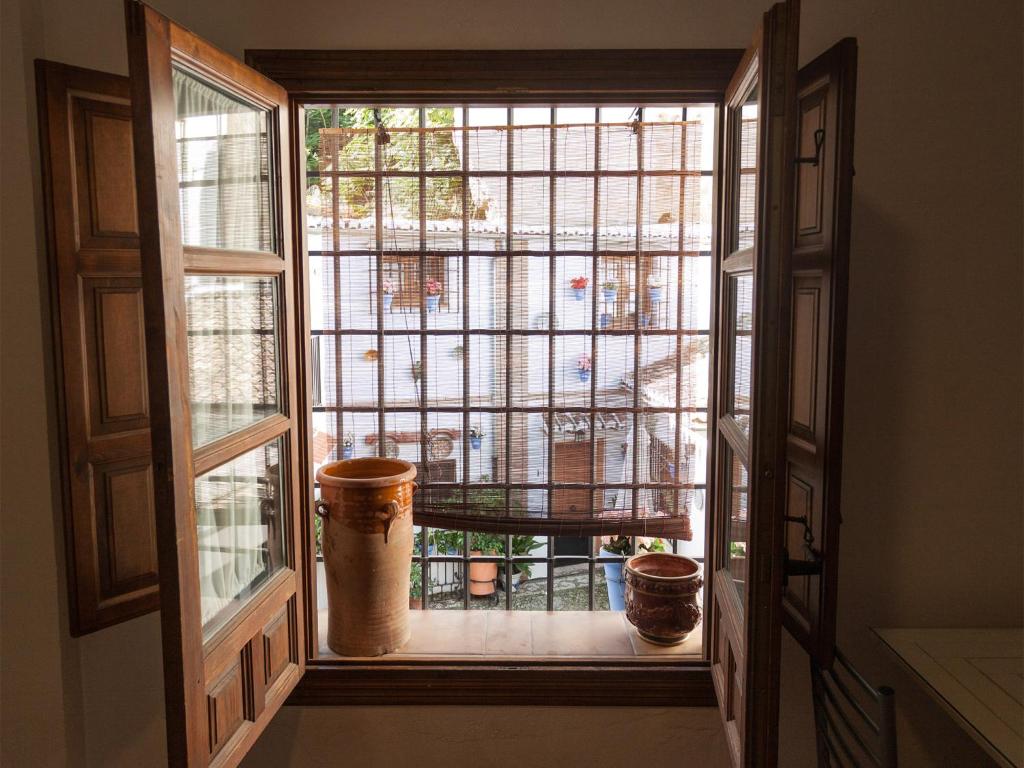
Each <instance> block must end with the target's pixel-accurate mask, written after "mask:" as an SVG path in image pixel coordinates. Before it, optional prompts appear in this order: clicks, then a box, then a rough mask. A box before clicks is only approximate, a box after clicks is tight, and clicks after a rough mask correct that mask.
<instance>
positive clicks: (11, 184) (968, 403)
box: [0, 0, 1024, 766]
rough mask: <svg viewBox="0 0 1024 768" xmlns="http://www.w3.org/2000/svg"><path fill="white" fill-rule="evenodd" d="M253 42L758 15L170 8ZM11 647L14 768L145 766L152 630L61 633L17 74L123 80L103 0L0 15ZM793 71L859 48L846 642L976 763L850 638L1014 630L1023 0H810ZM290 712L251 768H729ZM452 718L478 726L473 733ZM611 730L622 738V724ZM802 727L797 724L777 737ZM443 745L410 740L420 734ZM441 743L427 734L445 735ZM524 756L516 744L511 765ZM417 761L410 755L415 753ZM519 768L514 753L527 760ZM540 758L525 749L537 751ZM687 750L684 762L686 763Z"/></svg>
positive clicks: (628, 725)
mask: <svg viewBox="0 0 1024 768" xmlns="http://www.w3.org/2000/svg"><path fill="white" fill-rule="evenodd" d="M155 4H156V5H157V6H158V7H159V8H161V9H162V10H164V11H165V12H166V13H168V14H171V15H173V16H174V17H175V18H177V19H178V20H180V21H182V22H183V23H185V24H186V25H188V26H190V27H192V28H193V29H195V30H196V31H198V32H200V33H202V34H203V35H205V36H207V37H208V38H210V39H211V40H213V41H215V42H217V43H218V44H220V45H221V46H222V47H224V48H226V49H227V50H229V51H231V52H233V53H235V54H241V52H242V50H243V49H244V48H246V47H289V46H292V47H314V48H315V47H324V48H330V47H352V48H358V47H364V48H403V47H405V48H445V47H448V48H474V47H484V48H487V47H502V48H508V47H524V48H529V47H552V48H557V47H630V46H636V47H727V46H733V47H740V46H743V45H745V44H746V42H747V41H748V40H749V39H750V34H751V30H752V28H753V26H754V24H755V23H756V18H757V15H758V13H759V12H760V11H761V10H762V9H763V7H764V5H765V3H764V2H762V0H757V1H755V0H722V1H721V2H718V3H713V4H712V3H670V2H665V1H664V0H634V2H630V3H622V2H611V0H596V1H591V2H583V1H582V0H567V1H566V2H562V3H557V4H556V3H551V2H548V1H547V0H522V2H519V3H517V4H516V6H515V7H514V9H510V6H508V4H498V3H488V2H481V1H480V0H429V1H424V2H420V3H362V4H357V3H336V4H328V3H321V4H319V5H313V4H308V5H307V6H305V8H308V11H307V12H302V10H303V7H300V6H296V5H295V4H294V3H281V2H276V1H275V0H250V1H249V2H231V3H228V2H219V3H218V2H207V1H205V0H196V1H190V0H164V2H157V3H155ZM2 21H3V29H2V34H3V38H2V39H3V50H2V56H3V115H2V121H3V122H2V130H3V136H2V138H3V142H2V160H3V168H2V173H3V179H2V181H3V184H2V195H3V197H2V203H3V209H2V215H3V225H2V228H0V229H2V238H3V241H2V242H3V255H2V270H3V272H2V277H3V285H2V290H3V304H2V311H3V329H4V337H3V371H2V376H3V393H2V398H0V399H2V407H3V414H2V416H3V446H2V449H3V481H4V482H3V487H2V494H3V498H2V526H3V527H2V568H3V604H2V611H3V614H2V625H3V654H2V667H0V670H2V681H0V682H2V702H0V703H2V721H3V722H2V738H3V753H2V762H3V763H4V764H5V765H15V766H20V765H26V764H29V765H35V766H51V765H53V766H59V765H75V766H77V765H94V766H101V765H102V766H117V765H130V766H139V765H156V764H159V763H160V761H161V760H162V749H163V747H162V743H163V742H162V735H161V734H162V727H163V726H162V722H161V719H162V705H161V701H162V699H161V678H160V673H159V669H160V651H159V629H158V621H157V619H156V617H155V616H148V617H146V618H143V619H139V620H136V621H133V622H130V623H129V624H126V625H124V626H122V627H119V628H116V629H112V630H108V631H105V632H101V633H98V634H97V635H94V636H92V637H89V638H84V639H81V640H71V639H70V638H69V636H68V634H67V626H66V619H65V601H66V595H65V590H64V587H63V582H62V579H63V575H62V573H61V570H60V569H61V568H62V556H61V552H62V546H63V543H62V540H61V536H60V532H59V529H58V528H57V526H56V523H57V521H58V520H59V509H58V507H57V503H56V496H55V492H54V488H55V486H54V483H53V478H54V477H55V476H56V466H55V456H56V447H55V446H56V436H55V433H54V431H53V424H54V397H53V394H52V392H53V386H52V372H51V371H50V370H49V367H48V366H49V365H50V363H49V359H50V358H49V355H50V346H51V345H50V335H49V327H48V319H47V318H48V310H47V298H46V297H47V291H48V283H47V280H46V277H45V267H44V264H45V256H44V248H43V237H42V213H41V202H40V200H41V192H40V182H39V163H38V149H37V142H36V121H35V98H34V80H33V73H32V68H31V62H32V59H33V58H35V57H39V56H42V57H47V58H51V59H56V60H60V61H66V62H69V63H74V64H79V65H83V66H87V67H93V68H98V69H105V70H109V71H115V72H126V71H127V66H126V54H125V45H124V37H123V15H122V6H121V3H120V2H118V0H95V1H94V2H86V1H85V0H51V1H50V2H47V3H37V2H34V0H21V2H19V1H18V0H5V2H4V5H3V17H2ZM802 27H803V33H802V55H801V59H802V60H803V61H807V60H809V59H810V58H811V57H812V56H813V55H814V54H816V53H818V52H819V51H821V50H823V49H824V48H826V47H827V46H828V45H830V44H831V43H832V42H834V41H835V40H836V39H838V38H839V37H841V36H844V35H855V36H857V37H858V38H859V40H860V45H861V49H860V51H861V60H860V84H859V86H860V87H859V93H858V104H857V110H858V126H857V158H856V166H857V179H856V185H855V200H854V222H855V229H854V235H853V252H852V259H853V265H852V270H851V273H852V274H851V287H850V331H849V355H848V376H847V420H846V421H847V435H846V445H845V466H844V487H843V503H844V512H845V519H846V523H845V525H844V530H843V553H842V556H843V560H842V567H841V574H842V575H841V578H842V594H841V604H840V641H841V643H842V644H843V645H844V647H846V648H847V649H848V650H849V652H850V654H851V655H852V656H853V658H854V660H855V661H856V662H858V663H859V664H860V665H861V666H862V667H864V668H865V669H866V670H868V672H869V674H871V675H872V676H873V677H877V678H878V679H884V680H885V681H886V682H889V683H891V684H893V685H894V686H895V687H896V688H897V691H898V697H899V700H900V711H901V716H902V718H903V719H902V720H901V722H900V727H901V734H900V736H901V745H902V749H903V753H904V754H903V757H904V765H910V766H916V765H984V758H983V756H982V755H981V753H980V752H979V751H978V750H977V749H976V748H974V747H973V745H972V744H971V742H969V741H968V740H967V738H966V737H965V736H964V735H963V734H961V733H960V732H959V731H958V730H957V729H956V728H955V727H954V726H953V725H951V723H950V721H949V720H948V718H946V717H945V716H944V715H943V714H942V713H941V712H939V711H938V709H937V708H936V707H935V706H934V705H931V704H930V703H929V702H928V701H927V700H926V699H924V697H923V696H921V695H920V694H919V693H918V692H917V690H916V688H915V684H914V683H913V682H912V681H911V680H910V679H909V678H908V677H907V676H905V675H903V674H902V673H900V672H899V671H898V670H897V669H896V668H895V667H894V666H893V665H891V664H890V663H889V662H888V661H887V660H886V658H887V657H886V654H885V653H884V652H883V651H882V650H881V649H879V647H878V645H877V643H875V642H874V641H873V640H872V639H871V635H870V632H869V631H868V629H867V628H868V627H869V626H872V625H875V626H878V625H890V626H892V625H903V626H971V625H1013V624H1016V625H1019V624H1021V623H1022V619H1024V616H1022V608H1024V592H1022V588H1024V579H1022V578H1021V576H1022V567H1021V552H1022V538H1021V536H1022V501H1021V490H1022V489H1021V468H1022V450H1021V449H1022V445H1021V437H1020V435H1021V416H1022V413H1021V406H1022V403H1021V392H1022V389H1024V387H1022V376H1021V373H1022V365H1021V350H1022V336H1021V327H1022V318H1021V306H1022V286H1021V263H1022V258H1021V212H1022V190H1021V179H1022V173H1021V171H1022V131H1021V127H1022V119H1021V118H1022V115H1021V103H1022V83H1021V63H1022V50H1021V33H1022V23H1021V6H1020V4H1019V2H1016V0H989V1H988V2H982V3H952V2H945V3H941V4H940V3H935V2H933V1H926V0H905V1H904V2H899V3H892V2H881V1H880V0H878V1H875V2H870V1H869V0H846V1H840V0H820V1H818V2H814V1H813V0H808V2H805V3H804V9H803V17H802ZM785 661H786V663H785V666H784V672H785V675H784V690H785V692H786V695H785V700H784V702H783V720H782V724H781V726H780V729H781V733H782V737H783V742H784V744H783V759H784V761H786V762H788V764H790V765H808V764H809V752H808V751H807V750H808V744H809V742H808V741H807V740H806V738H801V737H805V736H806V734H807V732H808V729H809V728H810V721H809V719H808V718H807V709H806V701H805V699H804V698H803V697H802V696H801V695H800V694H801V692H802V691H806V686H804V685H801V684H800V682H799V681H800V675H801V674H805V673H804V672H803V662H802V660H801V657H800V656H799V655H798V654H796V653H795V652H793V649H792V648H791V647H790V646H788V645H787V655H786V660H785ZM461 717H462V714H461V713H460V712H459V711H458V710H453V709H447V708H443V709H433V708H423V707H415V708H407V709H402V710H401V711H397V712H396V711H394V710H379V709H351V710H295V709H289V710H287V711H286V712H285V713H284V714H283V715H282V716H281V717H280V718H279V719H278V720H277V721H276V722H275V723H274V724H273V726H272V727H271V729H270V730H269V732H268V733H267V735H266V737H265V738H264V739H263V740H261V742H260V743H259V744H258V745H257V746H256V748H255V750H254V753H253V755H252V757H251V759H250V760H249V761H248V765H251V766H259V765H283V764H294V765H311V764H318V763H321V762H323V761H324V752H323V751H322V747H323V745H324V743H325V742H324V740H325V739H326V740H327V741H326V743H327V744H328V745H329V746H330V747H331V751H330V754H329V758H330V760H331V761H332V762H341V761H342V760H343V759H344V757H347V756H349V755H352V756H353V757H355V758H356V759H355V760H354V761H353V763H352V764H356V765H374V764H378V765H402V764H406V763H408V762H409V756H410V754H412V749H413V746H412V745H413V744H415V745H416V747H417V748H418V749H421V750H422V753H423V754H425V755H427V756H428V758H429V759H431V760H436V761H438V762H440V757H441V756H443V755H450V756H451V757H452V758H453V762H455V763H456V764H462V763H465V762H468V761H469V759H470V756H471V755H476V756H477V757H479V756H480V755H490V756H491V757H489V758H487V759H488V760H490V762H491V764H499V763H501V762H507V761H499V760H498V758H496V757H494V755H495V754H499V753H498V752H497V750H496V747H508V748H509V749H510V750H513V754H516V755H520V756H521V755H523V754H525V750H526V749H527V747H529V748H530V749H531V754H542V755H550V756H551V760H550V762H549V763H548V764H559V765H580V764H587V765H622V764H624V763H626V762H627V761H628V758H627V757H626V749H627V747H626V746H623V739H624V738H625V737H624V736H623V735H622V734H624V733H625V732H627V729H632V733H633V739H635V740H636V742H637V743H636V744H635V745H628V748H629V749H630V750H631V754H633V753H635V754H636V755H638V756H642V757H643V759H644V761H645V762H646V763H647V764H648V765H651V766H658V765H680V764H687V762H689V761H688V760H687V759H686V758H687V756H693V757H695V758H703V757H704V756H705V755H706V754H707V753H706V752H704V750H705V749H710V750H711V752H712V754H711V755H710V756H708V757H709V762H711V763H714V762H715V761H716V760H717V761H718V763H719V764H720V763H721V735H720V731H719V730H718V729H716V728H715V727H714V725H713V720H714V717H715V715H714V712H713V710H706V711H700V712H693V711H686V712H676V711H665V710H630V711H628V712H612V713H609V712H608V711H607V710H590V709H582V710H581V709H571V708H559V709H553V710H549V709H543V710H541V709H526V710H508V709H504V708H499V709H493V710H476V711H475V712H474V714H473V715H472V716H469V715H467V716H466V719H465V720H462V719H460V718H461ZM465 725H468V726H469V727H463V726H465ZM616 726H619V727H618V728H617V727H616ZM794 734H796V735H795V736H794ZM432 735H435V736H440V738H438V739H436V740H435V741H428V739H429V738H430V737H431V736H432ZM442 739H443V740H442ZM520 749H522V750H523V752H517V751H516V750H520ZM416 754H419V753H416ZM525 762H526V760H525V758H520V759H518V760H517V761H516V764H523V763H525ZM540 762H541V761H537V763H540ZM701 762H702V761H701V760H700V759H695V760H694V763H696V764H701Z"/></svg>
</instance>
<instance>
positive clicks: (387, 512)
mask: <svg viewBox="0 0 1024 768" xmlns="http://www.w3.org/2000/svg"><path fill="white" fill-rule="evenodd" d="M401 511H402V505H401V504H399V503H398V502H397V501H395V500H394V499H392V500H391V501H389V502H388V503H387V506H386V507H384V509H382V510H381V511H380V512H378V513H377V517H378V518H379V519H380V520H381V521H382V522H383V523H384V543H385V544H387V543H388V532H389V531H390V530H391V524H392V523H393V522H395V520H396V519H397V518H398V515H399V513H400V512H401Z"/></svg>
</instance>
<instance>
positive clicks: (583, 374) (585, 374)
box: [576, 368, 590, 381]
mask: <svg viewBox="0 0 1024 768" xmlns="http://www.w3.org/2000/svg"><path fill="white" fill-rule="evenodd" d="M576 373H578V374H579V375H580V381H590V371H583V370H580V369H579V368H577V369H576Z"/></svg>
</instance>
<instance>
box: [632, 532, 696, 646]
mask: <svg viewBox="0 0 1024 768" xmlns="http://www.w3.org/2000/svg"><path fill="white" fill-rule="evenodd" d="M625 571H626V618H627V619H629V622H630V624H632V625H633V626H634V627H636V629H637V632H638V633H639V634H640V636H641V637H642V638H644V639H645V640H648V641H649V642H652V643H657V644H658V645H677V644H678V643H681V642H683V640H685V639H686V638H687V636H688V635H689V634H690V633H691V632H692V631H693V630H694V628H695V627H696V626H697V624H698V623H699V622H700V616H701V610H700V594H699V593H700V588H701V587H702V586H703V585H704V580H703V578H701V574H700V565H699V564H698V563H697V561H696V560H691V559H690V558H688V557H684V556H683V555H673V554H669V553H667V552H648V553H645V554H641V555H634V556H633V557H631V558H629V560H627V561H626V566H625Z"/></svg>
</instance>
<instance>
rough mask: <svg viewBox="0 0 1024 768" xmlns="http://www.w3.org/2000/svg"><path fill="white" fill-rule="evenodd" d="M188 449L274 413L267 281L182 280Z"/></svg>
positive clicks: (273, 327)
mask: <svg viewBox="0 0 1024 768" xmlns="http://www.w3.org/2000/svg"><path fill="white" fill-rule="evenodd" d="M185 307H186V312H187V328H188V374H189V376H188V378H189V400H190V401H191V407H192V447H193V448H199V447H200V446H203V445H206V444H207V443H210V442H213V441H214V440H217V439H218V438H221V437H224V436H225V435H229V434H231V433H233V432H238V431H239V430H241V429H244V428H245V427H248V426H249V425H251V424H255V423H256V422H258V421H261V420H262V419H265V418H267V417H268V416H270V415H272V414H275V413H278V412H279V411H280V385H279V377H278V372H279V363H278V348H279V345H278V338H277V336H278V328H277V313H278V307H277V283H276V280H275V279H274V278H273V277H250V276H243V275H231V276H221V275H187V276H186V277H185Z"/></svg>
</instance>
